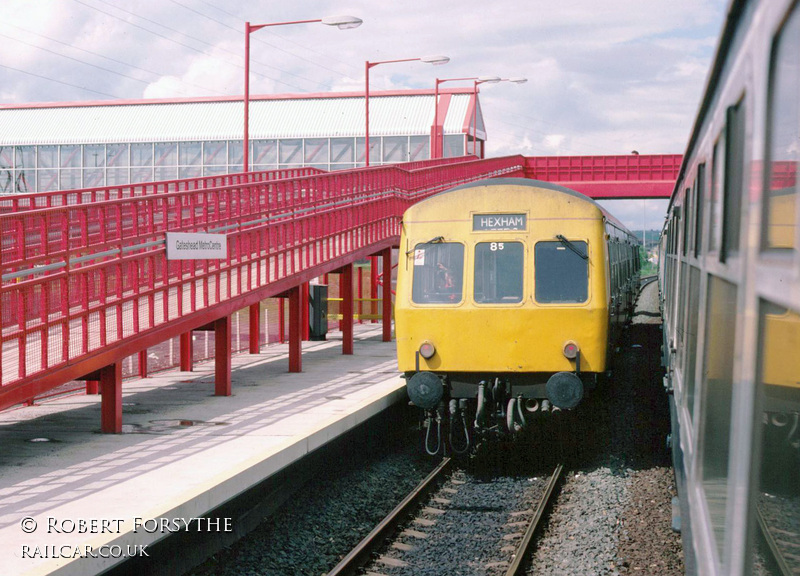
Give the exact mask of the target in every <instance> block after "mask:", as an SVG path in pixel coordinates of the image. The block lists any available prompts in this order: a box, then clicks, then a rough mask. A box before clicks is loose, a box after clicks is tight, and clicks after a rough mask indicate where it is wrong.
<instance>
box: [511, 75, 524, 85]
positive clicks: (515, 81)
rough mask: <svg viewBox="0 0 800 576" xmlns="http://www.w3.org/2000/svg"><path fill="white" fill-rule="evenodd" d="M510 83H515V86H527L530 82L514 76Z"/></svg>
mask: <svg viewBox="0 0 800 576" xmlns="http://www.w3.org/2000/svg"><path fill="white" fill-rule="evenodd" d="M508 81H509V82H513V83H514V84H525V82H527V81H528V79H527V78H522V77H521V76H514V77H513V78H509V79H508Z"/></svg>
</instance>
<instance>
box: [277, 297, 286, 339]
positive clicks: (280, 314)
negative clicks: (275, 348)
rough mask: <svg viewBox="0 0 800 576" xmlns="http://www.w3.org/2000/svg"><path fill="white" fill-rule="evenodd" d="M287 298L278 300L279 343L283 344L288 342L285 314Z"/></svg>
mask: <svg viewBox="0 0 800 576" xmlns="http://www.w3.org/2000/svg"><path fill="white" fill-rule="evenodd" d="M285 300H286V299H285V298H278V342H280V343H281V344H283V343H284V342H286V328H285V324H286V314H285V313H284V310H283V308H284V301H285Z"/></svg>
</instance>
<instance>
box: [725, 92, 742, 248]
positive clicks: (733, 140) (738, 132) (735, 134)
mask: <svg viewBox="0 0 800 576" xmlns="http://www.w3.org/2000/svg"><path fill="white" fill-rule="evenodd" d="M727 123H728V137H727V138H726V139H725V144H726V145H725V183H724V185H723V190H724V195H725V199H724V201H723V207H722V219H723V227H722V253H721V254H720V261H722V262H724V261H725V260H726V259H727V257H728V255H729V254H735V253H737V252H738V251H739V236H740V234H739V231H740V228H741V220H742V194H743V193H744V187H743V182H744V140H745V109H744V101H743V100H742V101H739V103H738V104H736V105H735V106H731V107H729V108H728V113H727Z"/></svg>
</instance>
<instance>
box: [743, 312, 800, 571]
mask: <svg viewBox="0 0 800 576" xmlns="http://www.w3.org/2000/svg"><path fill="white" fill-rule="evenodd" d="M759 332H760V342H759V346H760V351H761V352H760V355H759V357H760V358H761V366H760V368H759V372H760V377H759V386H758V395H759V400H760V407H761V411H762V413H761V417H760V418H758V419H757V420H756V422H759V423H760V429H759V430H756V431H755V438H756V444H755V445H756V446H758V447H760V449H758V450H756V451H754V453H755V454H756V459H755V461H754V462H753V465H754V466H755V470H756V472H757V474H758V477H759V481H758V485H757V486H756V487H755V488H754V490H753V492H752V495H751V498H753V499H754V500H755V506H753V507H751V510H754V518H752V520H751V530H750V534H751V542H752V544H751V546H752V547H753V554H752V558H753V562H754V564H755V565H756V566H758V567H759V570H758V571H757V570H755V567H754V569H753V570H752V571H751V572H750V573H752V574H784V573H789V571H788V570H787V571H786V572H782V571H781V570H780V569H779V566H784V567H795V573H796V567H797V566H798V555H797V550H798V549H800V535H799V534H798V527H800V507H798V502H800V383H798V380H797V378H798V374H800V356H798V354H797V346H798V345H800V314H797V313H796V312H793V311H791V310H787V309H786V308H781V307H779V306H775V305H773V304H769V303H762V305H761V310H760V322H759ZM759 440H760V442H759Z"/></svg>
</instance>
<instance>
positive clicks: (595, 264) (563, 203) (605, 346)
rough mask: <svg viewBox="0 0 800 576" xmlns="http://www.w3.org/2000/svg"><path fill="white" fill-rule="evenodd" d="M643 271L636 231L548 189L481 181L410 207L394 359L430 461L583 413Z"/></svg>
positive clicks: (584, 201) (577, 197) (577, 198)
mask: <svg viewBox="0 0 800 576" xmlns="http://www.w3.org/2000/svg"><path fill="white" fill-rule="evenodd" d="M638 268H639V251H638V245H637V242H636V239H635V238H634V237H633V236H632V235H631V234H630V232H628V231H627V230H626V229H625V228H624V227H623V226H622V225H621V224H620V223H619V222H618V221H616V220H615V219H614V218H613V217H612V216H611V215H610V214H608V213H607V212H606V211H604V210H603V208H601V207H600V206H599V205H598V204H597V203H596V202H594V201H593V200H591V199H589V198H587V197H586V196H584V195H582V194H580V193H578V192H575V191H573V190H569V189H567V188H563V187H561V186H557V185H553V184H550V183H546V182H539V181H535V180H526V179H516V178H502V179H492V180H484V181H480V182H476V183H473V184H468V185H465V186H461V187H458V188H454V189H452V190H449V191H447V192H443V193H441V194H437V195H435V196H432V197H431V198H428V199H427V200H424V201H422V202H419V203H417V204H415V205H414V206H412V207H411V208H409V209H408V210H407V211H406V213H405V214H404V216H403V226H402V233H401V239H400V262H399V266H398V276H397V297H396V303H395V323H396V333H397V357H398V365H399V368H400V370H401V371H402V372H404V373H405V377H406V382H407V389H408V394H409V397H410V398H411V401H412V402H413V403H414V404H415V405H417V406H419V407H420V408H422V409H424V410H425V411H426V422H427V423H426V426H425V428H426V434H427V438H426V449H427V451H428V452H429V453H431V454H435V453H438V452H439V451H440V450H445V449H446V448H445V445H449V446H450V450H452V451H453V452H456V453H459V452H466V451H467V450H469V448H470V446H472V445H474V444H475V435H476V434H477V435H478V436H483V435H486V434H487V433H488V431H490V430H493V431H498V430H504V431H506V432H514V431H518V430H520V429H521V428H523V427H524V426H525V424H526V422H527V421H529V420H530V418H531V417H532V413H535V412H538V413H540V414H546V413H549V412H550V411H552V410H559V409H560V410H568V409H572V408H574V407H576V406H577V405H578V404H579V403H580V401H581V400H582V398H583V396H584V392H585V390H587V389H591V388H592V387H593V386H594V385H595V383H596V380H597V377H598V375H599V374H601V373H603V372H605V371H606V370H607V369H608V360H609V353H610V350H611V346H612V343H613V342H614V340H615V338H616V335H617V333H618V332H619V330H620V328H621V327H622V325H623V324H624V323H625V322H627V321H628V320H629V318H630V313H631V310H632V307H633V303H634V299H635V295H636V291H637V287H638V282H637V280H638Z"/></svg>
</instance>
